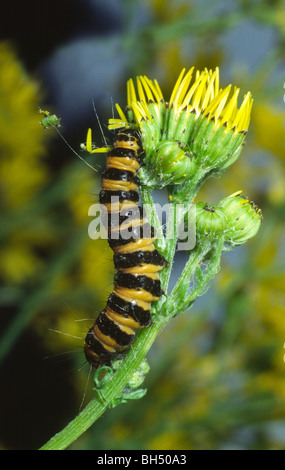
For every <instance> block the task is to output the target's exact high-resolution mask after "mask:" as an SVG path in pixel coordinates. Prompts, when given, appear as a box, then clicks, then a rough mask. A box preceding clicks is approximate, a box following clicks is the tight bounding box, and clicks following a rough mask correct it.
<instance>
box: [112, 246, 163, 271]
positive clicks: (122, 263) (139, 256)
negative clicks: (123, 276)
mask: <svg viewBox="0 0 285 470" xmlns="http://www.w3.org/2000/svg"><path fill="white" fill-rule="evenodd" d="M143 264H154V265H155V266H167V264H168V263H167V261H166V259H165V258H164V257H163V256H162V255H161V254H160V253H159V252H158V251H157V250H154V251H135V252H133V253H125V254H120V253H115V254H114V265H115V268H116V269H117V270H119V269H124V268H134V267H135V266H142V265H143Z"/></svg>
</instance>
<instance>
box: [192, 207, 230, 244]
mask: <svg viewBox="0 0 285 470" xmlns="http://www.w3.org/2000/svg"><path fill="white" fill-rule="evenodd" d="M226 226H227V218H226V216H225V214H224V212H223V210H222V209H221V208H219V207H217V206H209V205H208V204H205V203H204V202H199V203H198V204H196V235H197V237H198V238H204V237H211V238H213V239H216V238H218V237H219V236H221V235H222V233H223V232H224V230H225V228H226Z"/></svg>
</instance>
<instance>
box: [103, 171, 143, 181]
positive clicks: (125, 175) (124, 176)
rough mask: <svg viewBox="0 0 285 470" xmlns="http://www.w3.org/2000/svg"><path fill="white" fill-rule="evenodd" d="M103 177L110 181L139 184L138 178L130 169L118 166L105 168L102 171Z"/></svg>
mask: <svg viewBox="0 0 285 470" xmlns="http://www.w3.org/2000/svg"><path fill="white" fill-rule="evenodd" d="M103 179H105V180H112V181H130V182H132V183H136V184H139V179H138V177H137V176H135V175H134V173H133V172H132V171H128V170H122V169H119V168H112V167H111V168H106V170H105V171H104V172H103Z"/></svg>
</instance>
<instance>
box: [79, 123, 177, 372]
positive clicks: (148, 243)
mask: <svg viewBox="0 0 285 470" xmlns="http://www.w3.org/2000/svg"><path fill="white" fill-rule="evenodd" d="M140 149H141V145H140V140H139V138H138V136H137V134H136V132H135V131H134V130H131V129H127V130H120V131H118V133H117V135H116V138H115V143H114V146H113V148H112V150H111V151H110V152H109V153H108V157H107V165H106V169H105V171H104V173H103V177H102V190H101V192H100V195H99V200H100V204H101V205H104V206H105V207H106V209H107V213H108V241H109V246H110V247H111V248H112V250H113V251H114V265H115V268H116V269H117V271H118V272H117V273H116V275H115V279H114V290H113V292H112V293H111V294H110V295H109V298H108V301H107V305H106V307H105V309H104V310H102V311H101V312H100V313H99V315H98V317H97V319H96V320H95V323H94V325H93V326H92V327H91V328H90V329H89V331H88V333H87V336H86V338H85V343H84V352H85V356H86V359H87V361H88V362H89V363H90V364H91V365H92V366H94V367H96V368H98V367H99V366H102V365H106V364H110V361H111V360H112V359H113V358H114V357H115V356H116V355H117V354H118V353H119V352H121V351H124V350H125V349H127V348H128V347H129V346H130V345H131V343H132V342H133V340H134V336H135V332H136V330H137V329H138V328H145V327H147V326H149V325H150V324H151V322H152V320H151V314H150V310H151V303H152V302H153V301H154V300H157V299H158V298H159V297H160V296H161V295H162V294H163V291H162V289H161V284H160V280H159V275H158V272H159V271H161V270H162V269H163V268H164V267H165V266H167V265H168V262H167V261H166V260H165V258H164V257H163V256H162V255H161V254H160V253H159V252H158V251H157V249H156V248H155V246H154V241H155V240H156V235H155V230H154V228H153V227H152V226H151V225H150V224H149V223H148V222H147V220H146V218H145V217H144V213H143V208H142V207H140V206H139V205H138V203H139V192H138V185H139V179H138V177H137V171H138V169H139V167H140V163H141V162H140V157H139V150H140ZM130 229H131V231H132V232H131V236H130ZM146 233H147V236H145V234H146Z"/></svg>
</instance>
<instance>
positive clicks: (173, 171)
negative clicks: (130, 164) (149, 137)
mask: <svg viewBox="0 0 285 470" xmlns="http://www.w3.org/2000/svg"><path fill="white" fill-rule="evenodd" d="M146 163H148V162H146ZM149 164H151V166H152V168H153V169H154V174H155V175H156V178H157V181H158V183H159V181H160V180H163V181H164V182H165V181H167V183H168V184H174V183H175V184H179V183H183V181H185V180H186V179H187V178H190V177H191V176H192V175H193V174H194V172H195V169H196V164H195V159H194V157H193V155H192V154H191V153H190V152H189V150H188V149H187V147H186V148H183V145H182V144H181V143H180V142H176V141H170V140H166V141H164V142H162V143H161V144H159V145H158V146H157V147H156V149H155V151H154V152H153V153H152V157H151V159H150V162H149ZM164 184H165V183H164Z"/></svg>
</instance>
